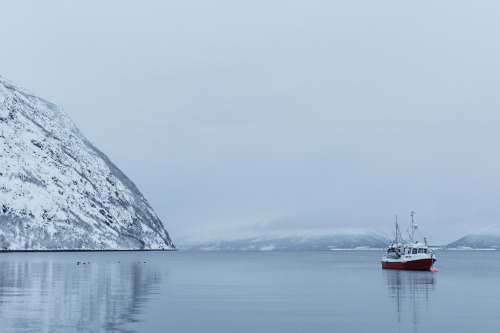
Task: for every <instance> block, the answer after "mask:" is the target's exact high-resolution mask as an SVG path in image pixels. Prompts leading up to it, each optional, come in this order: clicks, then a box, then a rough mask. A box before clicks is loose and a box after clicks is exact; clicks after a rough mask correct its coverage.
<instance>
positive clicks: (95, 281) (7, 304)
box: [0, 254, 161, 332]
mask: <svg viewBox="0 0 500 333" xmlns="http://www.w3.org/2000/svg"><path fill="white" fill-rule="evenodd" d="M4 256H6V255H5V254H4ZM70 256H71V257H75V260H72V259H71V260H62V261H61V260H50V259H48V260H47V258H46V257H44V258H43V261H37V260H36V258H35V260H33V257H28V256H26V255H24V256H22V255H13V256H11V257H4V258H2V260H1V261H0V318H1V321H2V324H1V326H3V327H4V328H11V329H14V331H22V332H30V331H33V330H34V329H36V331H38V330H39V329H41V328H45V329H49V330H48V331H67V332H72V331H85V332H100V331H116V330H119V331H120V332H124V331H125V330H123V328H120V326H122V325H123V324H127V323H131V322H134V321H136V320H137V319H136V317H137V315H138V314H139V313H140V311H141V308H142V306H144V304H143V303H144V302H145V299H147V297H146V296H147V295H149V294H151V293H154V292H155V288H156V287H157V286H158V284H159V283H160V282H161V274H157V273H155V271H154V268H152V267H150V266H148V265H147V264H146V263H144V262H141V263H138V262H129V263H121V264H120V263H118V260H119V259H117V260H113V259H112V258H109V260H106V261H107V262H102V261H100V262H95V261H93V260H91V262H90V263H88V262H86V263H85V264H83V262H82V263H80V264H77V259H76V258H80V259H81V258H86V257H87V258H88V257H89V255H86V254H80V255H77V254H71V255H70ZM12 257H14V258H12ZM90 257H92V256H90ZM5 258H6V259H5ZM16 258H17V259H16ZM38 258H39V259H42V258H41V257H40V256H38ZM91 259H96V258H95V257H94V258H91Z"/></svg>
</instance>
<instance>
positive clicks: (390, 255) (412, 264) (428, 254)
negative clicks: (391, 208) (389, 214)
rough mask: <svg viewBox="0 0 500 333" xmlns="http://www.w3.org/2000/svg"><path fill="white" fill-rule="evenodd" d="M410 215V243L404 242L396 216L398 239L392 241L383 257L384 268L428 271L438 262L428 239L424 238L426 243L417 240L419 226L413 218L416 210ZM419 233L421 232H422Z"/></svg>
mask: <svg viewBox="0 0 500 333" xmlns="http://www.w3.org/2000/svg"><path fill="white" fill-rule="evenodd" d="M410 215H411V225H410V227H409V228H408V230H407V231H408V236H409V237H410V243H409V244H404V243H403V240H402V237H401V232H400V231H399V226H398V220H397V217H396V239H395V240H394V242H391V245H389V247H388V248H387V252H386V254H385V256H383V257H382V268H386V269H412V270H421V271H428V270H430V269H431V268H432V265H434V262H436V256H435V255H434V251H432V250H431V249H429V247H428V246H427V239H425V238H424V243H419V242H418V241H417V240H415V237H414V236H415V231H418V227H417V225H416V224H415V221H414V219H413V216H414V215H415V212H413V211H412V212H411V213H410ZM418 233H419V234H420V232H418Z"/></svg>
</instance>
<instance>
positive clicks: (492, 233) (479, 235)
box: [446, 226, 500, 249]
mask: <svg viewBox="0 0 500 333" xmlns="http://www.w3.org/2000/svg"><path fill="white" fill-rule="evenodd" d="M446 247H447V248H473V249H500V226H495V227H490V228H486V229H483V230H479V231H478V232H475V233H473V234H470V235H467V236H465V237H462V238H460V239H459V240H457V241H455V242H453V243H451V244H448V245H447V246H446Z"/></svg>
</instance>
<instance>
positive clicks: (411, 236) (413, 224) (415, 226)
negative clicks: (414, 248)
mask: <svg viewBox="0 0 500 333" xmlns="http://www.w3.org/2000/svg"><path fill="white" fill-rule="evenodd" d="M415 214H416V213H415V211H414V210H412V211H411V212H410V216H411V225H410V228H411V235H410V233H409V232H408V236H410V240H411V243H412V244H413V243H414V240H413V235H414V234H415V230H417V225H416V224H415V221H414V219H413V216H414V215H415Z"/></svg>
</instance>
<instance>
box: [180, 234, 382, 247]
mask: <svg viewBox="0 0 500 333" xmlns="http://www.w3.org/2000/svg"><path fill="white" fill-rule="evenodd" d="M389 242H390V239H389V237H388V236H387V235H385V234H382V233H377V232H360V233H337V234H323V235H304V234H302V235H287V236H283V235H272V234H265V235H258V236H251V237H241V238H236V239H231V238H227V239H222V238H218V239H210V240H201V241H200V240H186V239H185V240H182V239H180V240H177V242H176V246H177V248H178V249H180V250H206V251H208V250H213V251H225V250H226V251H227V250H277V251H279V250H281V251H287V250H288V251H297V250H300V251H327V250H336V249H356V248H358V249H374V248H375V249H381V248H385V247H387V245H388V244H389Z"/></svg>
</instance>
